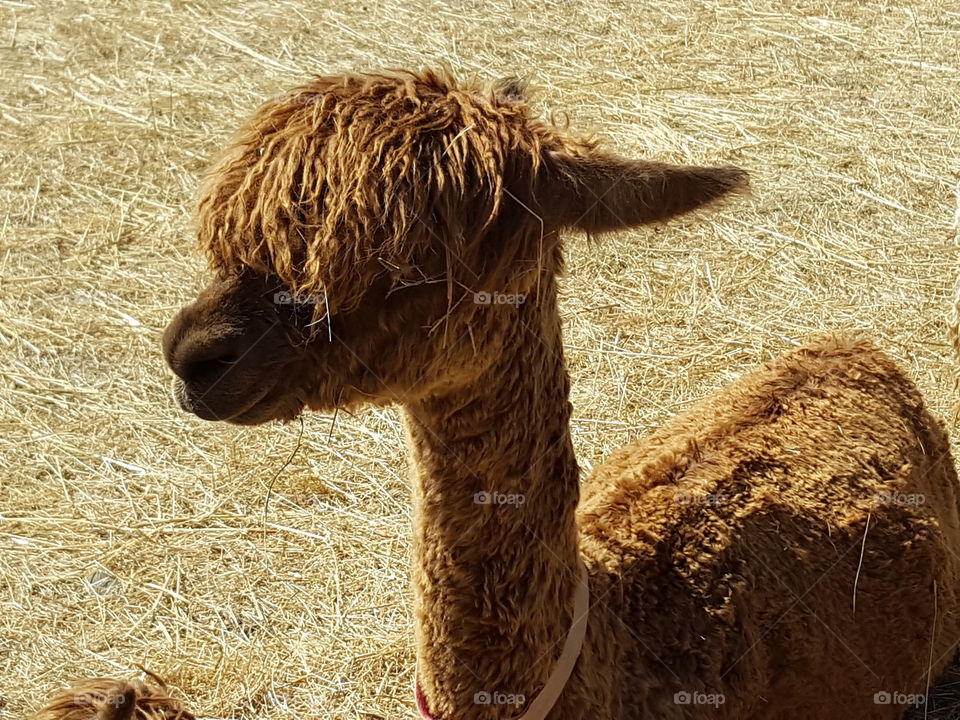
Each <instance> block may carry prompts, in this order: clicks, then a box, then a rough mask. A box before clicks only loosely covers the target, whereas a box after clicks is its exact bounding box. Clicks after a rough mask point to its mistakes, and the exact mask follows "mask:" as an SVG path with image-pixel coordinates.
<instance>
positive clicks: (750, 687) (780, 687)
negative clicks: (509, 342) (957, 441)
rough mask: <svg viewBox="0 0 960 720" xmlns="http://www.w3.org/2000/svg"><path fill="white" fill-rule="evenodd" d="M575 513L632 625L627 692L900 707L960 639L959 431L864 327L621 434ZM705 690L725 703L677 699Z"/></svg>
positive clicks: (786, 707)
mask: <svg viewBox="0 0 960 720" xmlns="http://www.w3.org/2000/svg"><path fill="white" fill-rule="evenodd" d="M579 518H580V527H581V533H582V546H583V550H584V554H585V555H586V556H587V557H588V558H590V560H591V561H592V562H593V563H594V566H595V567H596V568H597V573H596V575H597V577H596V582H595V583H594V584H595V586H596V587H598V588H600V589H599V590H598V592H603V591H604V590H603V588H604V587H605V586H606V587H607V588H608V590H609V597H610V598H614V599H615V601H614V602H615V604H616V607H614V608H613V613H614V614H616V615H617V616H618V617H621V618H622V619H623V621H624V622H625V623H626V624H628V625H630V627H631V628H632V633H631V634H632V636H633V640H632V641H631V642H630V643H629V644H628V647H627V648H626V649H624V651H623V657H622V658H621V661H620V663H619V665H620V667H622V668H623V669H624V673H625V676H624V677H623V678H622V679H621V680H622V682H621V683H620V685H621V687H624V688H631V687H638V686H639V684H638V683H635V682H634V683H632V684H631V676H632V675H633V676H638V677H642V678H643V683H642V685H643V687H644V692H643V694H642V695H641V694H640V693H637V694H636V695H635V696H633V695H631V696H629V697H623V698H622V699H621V702H622V706H623V707H641V708H643V712H646V713H655V714H657V716H659V717H668V718H669V717H707V716H709V717H712V718H718V717H720V718H727V717H729V718H734V717H750V718H765V717H770V718H773V717H777V718H781V719H783V718H794V717H795V718H801V717H803V718H809V717H816V718H820V719H823V718H837V719H838V720H839V719H841V718H842V719H843V720H852V719H854V718H878V717H890V718H894V717H899V716H900V713H901V712H902V707H901V706H898V705H897V704H896V703H895V702H887V703H885V699H886V698H892V699H894V700H896V699H902V698H905V697H906V696H907V695H910V694H922V693H923V692H925V690H926V688H927V685H928V684H931V685H932V684H933V682H935V680H936V677H937V675H938V674H939V673H940V672H941V671H942V670H943V668H944V667H945V666H946V664H947V663H948V662H949V661H950V659H951V658H952V656H953V652H954V649H955V647H956V642H957V639H958V637H960V593H958V591H960V511H958V482H957V476H956V473H955V470H954V467H953V461H952V458H951V456H950V451H949V444H948V439H947V435H946V433H945V431H944V429H943V427H942V425H941V424H940V423H939V422H938V421H936V420H935V419H934V418H933V417H932V416H930V414H929V413H928V412H927V410H926V409H925V407H924V405H923V401H922V399H921V397H920V396H919V393H918V392H917V390H916V388H915V387H914V386H913V384H912V383H911V382H910V381H909V379H908V378H907V377H906V376H905V375H904V374H903V372H902V371H901V370H900V368H898V367H897V365H896V364H895V363H894V362H892V361H891V360H890V359H889V358H888V357H887V356H886V355H884V354H883V353H881V352H880V351H879V350H877V349H876V348H875V347H874V346H872V345H871V344H869V343H867V342H863V341H858V340H844V339H836V338H827V339H823V340H820V341H817V342H815V343H811V344H809V345H808V346H806V347H804V348H802V349H800V350H798V351H796V352H793V353H790V354H788V355H786V356H784V357H782V358H780V359H778V360H776V361H774V362H772V363H770V364H768V365H766V366H764V367H762V368H761V369H759V370H757V371H755V372H753V373H751V374H749V375H747V376H745V377H744V378H742V379H741V380H739V381H738V382H735V383H733V384H731V385H729V386H727V387H725V388H723V389H722V390H720V391H719V392H717V393H715V394H714V395H712V396H710V397H708V398H707V399H705V400H704V401H703V402H701V403H700V404H698V405H697V406H695V407H694V408H692V409H691V410H690V411H689V412H687V413H684V414H683V415H681V416H679V417H677V418H675V419H673V420H672V421H671V422H669V423H668V424H667V425H665V426H664V427H663V428H661V429H660V430H658V431H657V432H655V433H654V434H653V435H652V436H650V437H648V438H646V439H644V440H642V441H639V442H637V443H634V444H633V445H630V446H628V447H626V448H624V449H622V450H621V451H619V452H618V453H616V454H615V455H614V456H613V457H612V458H611V459H610V461H609V462H608V463H606V464H605V465H603V466H602V467H600V468H598V469H597V471H596V472H595V473H594V475H593V476H592V477H591V478H590V479H589V480H588V481H587V483H586V485H585V487H584V497H583V500H582V502H581V509H580V512H579ZM627 692H628V693H629V692H630V691H629V690H627ZM678 693H679V695H678ZM683 693H687V695H683ZM695 693H701V695H700V696H699V697H710V696H716V697H722V698H723V699H724V702H723V704H721V705H719V706H718V707H707V706H702V707H696V706H692V705H683V706H682V707H681V706H680V705H678V702H681V703H682V700H683V698H685V697H698V696H696V695H695ZM678 698H679V701H678ZM791 709H793V710H791ZM642 716H643V715H642V714H641V713H638V714H636V715H632V714H627V715H625V716H624V717H637V718H639V717H642Z"/></svg>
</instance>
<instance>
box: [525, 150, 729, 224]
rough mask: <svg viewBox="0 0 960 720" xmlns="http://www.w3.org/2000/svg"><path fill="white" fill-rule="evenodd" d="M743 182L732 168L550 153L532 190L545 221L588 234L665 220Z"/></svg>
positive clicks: (564, 152)
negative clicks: (535, 194) (534, 192)
mask: <svg viewBox="0 0 960 720" xmlns="http://www.w3.org/2000/svg"><path fill="white" fill-rule="evenodd" d="M747 186H748V177H747V173H746V172H745V171H744V170H741V169H740V168H737V167H731V166H727V167H694V166H677V165H667V164H665V163H658V162H647V161H644V160H628V159H626V158H621V157H617V156H616V155H608V154H606V153H602V152H598V151H595V150H591V151H589V152H586V153H583V154H574V153H570V152H567V151H554V152H550V153H549V154H548V155H547V156H546V157H545V158H544V163H543V166H542V167H541V168H540V172H539V173H538V177H537V186H536V187H537V191H536V192H537V202H538V204H539V205H540V208H541V210H542V212H543V213H544V219H545V220H546V221H548V222H551V223H552V224H554V225H556V226H558V227H566V228H577V229H580V230H584V231H586V232H588V233H591V234H592V233H602V232H609V231H612V230H621V229H624V228H629V227H635V226H637V225H644V224H646V223H654V222H660V221H663V220H668V219H670V218H672V217H674V216H676V215H682V214H683V213H686V212H690V211H691V210H695V209H697V208H700V207H704V206H706V205H709V204H711V203H713V202H715V201H716V200H718V199H720V198H722V197H724V196H725V195H729V194H730V193H735V192H743V191H745V190H746V189H747Z"/></svg>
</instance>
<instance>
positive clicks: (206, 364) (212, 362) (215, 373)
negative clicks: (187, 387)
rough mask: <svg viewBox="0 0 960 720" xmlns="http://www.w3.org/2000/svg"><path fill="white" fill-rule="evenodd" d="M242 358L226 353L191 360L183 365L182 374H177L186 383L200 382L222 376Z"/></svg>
mask: <svg viewBox="0 0 960 720" xmlns="http://www.w3.org/2000/svg"><path fill="white" fill-rule="evenodd" d="M239 359H240V356H239V355H237V354H236V353H234V352H225V353H223V354H222V355H217V356H214V357H210V356H206V357H199V358H196V359H191V360H189V361H187V362H186V363H184V364H183V366H182V368H181V369H182V372H180V373H177V374H178V375H180V377H181V378H183V379H184V380H185V381H186V382H198V381H201V380H205V379H213V378H217V377H220V376H222V375H223V374H224V373H226V372H227V371H228V370H229V369H230V368H231V367H233V366H234V365H236V363H237V361H238V360H239Z"/></svg>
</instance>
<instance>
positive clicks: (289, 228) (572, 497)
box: [163, 72, 960, 720]
mask: <svg viewBox="0 0 960 720" xmlns="http://www.w3.org/2000/svg"><path fill="white" fill-rule="evenodd" d="M523 98H524V91H523V88H522V87H521V86H520V84H519V83H517V82H514V81H509V82H503V83H500V84H498V85H496V86H494V87H493V88H491V89H488V90H480V89H477V88H475V87H470V86H467V85H463V84H459V83H457V82H456V81H455V80H454V79H453V78H451V77H448V76H445V75H438V74H434V73H430V72H425V73H420V74H414V73H400V74H395V75H390V74H384V75H348V76H338V77H325V78H317V79H315V80H314V81H312V82H311V83H310V84H308V85H305V86H303V87H301V88H299V89H298V90H297V91H295V92H294V93H292V94H289V95H287V96H285V97H284V98H283V99H282V100H280V101H275V102H271V103H268V104H266V105H264V106H263V107H261V108H260V109H259V110H258V111H257V112H256V114H255V115H254V116H253V117H252V119H250V120H249V121H248V122H247V124H246V125H245V126H244V127H243V128H242V129H241V130H240V132H239V134H238V135H237V136H236V137H235V138H234V140H233V142H232V143H231V145H230V147H229V149H228V150H227V151H226V153H225V154H224V155H223V157H222V158H221V160H220V161H219V163H218V164H217V165H216V166H215V168H214V169H213V171H212V172H211V174H210V175H209V177H208V179H207V181H206V182H205V185H204V188H203V190H202V193H201V199H200V202H199V206H198V214H197V215H198V216H197V227H198V236H199V242H200V246H201V248H202V249H203V250H204V251H205V252H206V255H207V257H208V259H209V261H210V263H211V265H212V267H213V269H214V270H215V277H214V279H213V280H212V281H211V283H210V284H209V285H208V287H207V288H205V289H204V290H203V291H202V292H201V294H200V295H199V297H198V298H197V299H196V301H195V302H193V303H192V304H190V305H189V306H187V307H185V308H184V309H182V310H181V311H180V312H179V313H178V315H177V316H176V317H175V318H174V319H173V321H172V322H171V324H170V325H169V327H168V328H167V330H166V332H165V335H164V342H163V344H164V353H165V357H166V360H167V362H168V364H169V366H170V367H171V368H172V370H173V372H174V373H175V374H176V376H177V378H178V380H177V381H176V389H175V394H176V397H177V399H178V401H179V403H180V405H181V406H182V407H183V408H184V409H185V410H188V411H190V412H192V413H194V414H196V415H198V416H199V417H201V418H205V419H208V420H224V421H227V422H231V423H236V424H245V425H252V424H258V423H264V422H267V421H270V420H291V419H293V418H295V417H296V416H297V415H298V414H299V413H300V412H301V411H303V410H304V409H305V408H309V409H313V410H321V411H332V410H334V409H337V408H349V407H355V406H358V405H362V404H390V403H396V404H399V405H400V406H401V408H402V411H403V415H404V419H405V425H406V429H407V438H408V446H409V452H410V455H411V458H412V465H413V473H412V476H413V477H412V484H413V502H414V542H413V571H412V575H413V589H414V613H415V627H416V631H415V646H416V652H417V658H418V665H417V673H416V676H417V685H416V692H415V702H416V705H417V708H418V712H419V714H420V716H421V717H422V718H437V719H438V720H458V719H460V718H470V719H472V720H504V719H506V718H514V717H517V716H520V715H521V714H522V716H523V717H524V718H525V719H526V720H542V719H543V718H546V717H549V718H550V719H551V720H586V719H587V718H590V719H603V720H614V719H616V720H634V719H636V720H639V719H641V718H644V719H649V718H658V719H666V720H670V719H678V720H679V719H681V718H683V719H688V720H689V719H691V718H715V719H717V720H734V719H742V718H751V719H770V720H772V719H774V718H776V719H778V720H792V719H798V720H799V719H803V720H807V719H808V718H817V719H818V720H833V719H836V720H840V719H842V720H857V719H864V720H865V719H867V718H871V719H875V718H898V717H902V715H903V713H904V710H905V707H906V706H907V705H908V704H909V703H910V702H911V701H913V700H914V699H916V698H921V699H922V696H923V694H924V693H925V692H926V690H927V689H928V688H929V687H930V686H931V685H932V684H933V682H934V681H935V680H936V678H937V676H938V675H939V674H940V673H941V672H942V671H943V669H944V668H945V667H946V666H947V664H948V662H949V660H950V659H951V657H952V654H953V652H954V650H955V648H956V645H957V640H958V630H960V628H958V623H960V612H958V597H957V590H958V581H960V515H958V501H957V476H956V473H955V470H954V467H953V463H952V459H951V456H950V453H949V447H948V441H947V437H946V434H945V431H944V429H943V427H942V426H941V424H940V423H939V422H937V421H936V420H935V419H934V418H932V417H931V415H930V414H929V413H928V412H927V410H926V409H925V407H924V405H923V402H922V400H921V398H920V396H919V395H918V393H917V391H916V389H915V388H914V386H913V385H912V383H911V382H910V380H909V379H908V378H907V377H906V376H905V375H904V373H903V371H902V370H901V369H900V368H899V367H898V366H897V365H896V364H895V363H894V362H892V361H891V360H890V359H889V358H888V357H887V356H886V355H884V354H883V353H882V352H880V351H879V350H878V349H877V348H875V347H874V346H873V345H871V344H870V343H869V342H867V341H864V340H859V339H844V338H825V339H820V340H817V341H814V342H811V343H809V344H808V345H806V346H805V347H803V348H801V349H799V350H797V351H795V352H793V353H791V354H789V355H786V356H784V357H781V358H779V359H777V360H775V361H773V362H770V363H768V364H766V365H764V366H763V367H761V368H759V369H758V370H756V371H754V372H753V373H751V374H748V375H747V376H745V377H744V378H742V379H741V380H739V381H738V382H735V383H733V384H732V385H730V386H728V387H726V388H724V389H722V390H721V391H719V392H717V393H715V394H713V395H712V396H710V397H708V398H706V399H705V400H704V401H702V402H700V403H699V404H698V405H696V406H695V407H694V408H692V409H691V410H689V411H688V412H685V413H684V414H682V415H681V416H679V417H676V418H674V419H673V420H671V421H670V422H668V423H667V424H666V425H665V426H664V427H662V428H661V429H659V430H658V431H656V432H654V433H653V434H652V435H650V436H649V437H647V438H644V439H642V440H639V441H637V442H635V443H633V444H631V445H629V446H628V447H625V448H623V449H622V450H620V451H619V452H617V453H616V454H615V455H614V456H613V457H612V458H611V459H610V460H609V461H608V462H607V463H606V464H604V465H603V466H601V467H598V468H597V469H596V471H595V472H594V473H593V474H592V475H591V476H590V477H589V478H588V479H587V480H586V481H585V482H584V484H583V486H582V488H581V484H580V480H579V469H578V466H577V460H576V458H575V456H574V452H573V446H572V442H571V435H570V413H571V406H570V402H569V399H568V396H569V378H568V376H567V372H566V368H565V364H564V358H563V345H562V340H561V322H560V317H559V312H558V306H557V278H558V275H559V274H560V272H561V270H562V243H561V233H562V231H568V230H570V231H575V230H580V231H584V232H586V233H589V234H591V235H597V234H601V233H604V232H607V231H613V230H617V229H623V228H630V227H635V226H639V225H642V224H646V223H653V222H660V221H664V220H667V219H669V218H672V217H675V216H677V215H681V214H683V213H686V212H689V211H692V210H695V209H697V208H703V207H706V206H709V205H711V204H714V203H716V202H718V201H720V200H721V199H722V198H725V197H727V196H730V195H731V194H735V193H737V192H738V191H741V190H743V189H744V188H745V187H746V184H747V178H746V175H745V173H744V172H742V171H741V170H739V169H737V168H731V167H718V168H703V167H675V166H670V165H666V164H662V163H654V162H647V161H639V160H629V159H626V158H621V157H618V156H615V155H612V154H610V153H608V152H606V151H604V150H602V149H601V148H600V146H599V145H598V143H597V142H595V141H594V140H592V139H581V138H575V137H571V136H568V135H567V134H565V133H564V132H561V131H560V130H558V129H556V128H554V127H552V126H550V125H548V124H547V123H545V122H543V121H541V120H539V119H537V118H535V117H533V116H532V114H531V112H530V111H529V109H528V106H527V104H526V102H525V101H524V99H523ZM581 493H582V497H581ZM587 608H588V609H587Z"/></svg>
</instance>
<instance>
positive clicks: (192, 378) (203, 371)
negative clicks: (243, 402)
mask: <svg viewBox="0 0 960 720" xmlns="http://www.w3.org/2000/svg"><path fill="white" fill-rule="evenodd" d="M185 319H186V318H185V317H184V316H183V315H180V316H178V317H177V318H176V319H175V320H174V321H173V322H172V323H170V325H169V326H168V327H167V330H166V332H165V333H164V338H163V350H164V356H165V358H166V361H167V365H169V366H170V369H171V370H173V372H174V374H175V375H176V376H177V377H179V378H180V379H181V380H183V381H184V382H185V383H188V384H190V383H197V382H201V381H204V380H212V379H215V378H219V377H221V376H222V375H223V374H225V373H226V372H228V371H229V369H230V368H231V367H233V366H234V365H235V364H236V363H237V361H238V360H239V359H240V357H241V353H240V347H239V342H238V338H237V337H235V336H229V335H220V334H218V333H216V332H215V331H211V329H205V328H195V327H194V328H191V327H189V326H187V324H186V323H185V322H184V320H185Z"/></svg>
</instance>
